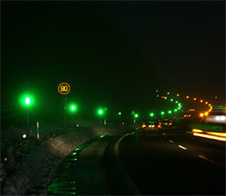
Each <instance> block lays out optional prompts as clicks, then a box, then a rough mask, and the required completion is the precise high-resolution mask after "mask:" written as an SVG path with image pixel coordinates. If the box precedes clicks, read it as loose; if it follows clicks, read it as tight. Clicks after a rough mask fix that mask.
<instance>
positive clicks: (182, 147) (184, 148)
mask: <svg viewBox="0 0 226 196" xmlns="http://www.w3.org/2000/svg"><path fill="white" fill-rule="evenodd" d="M178 147H179V148H181V149H183V150H187V148H186V147H184V146H181V145H178Z"/></svg>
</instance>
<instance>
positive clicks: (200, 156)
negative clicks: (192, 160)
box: [198, 155, 215, 163]
mask: <svg viewBox="0 0 226 196" xmlns="http://www.w3.org/2000/svg"><path fill="white" fill-rule="evenodd" d="M198 157H199V158H201V159H204V160H206V161H209V162H211V163H215V161H213V160H211V159H208V158H206V157H204V156H202V155H199V156H198Z"/></svg>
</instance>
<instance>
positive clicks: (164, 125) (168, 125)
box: [161, 119, 173, 128]
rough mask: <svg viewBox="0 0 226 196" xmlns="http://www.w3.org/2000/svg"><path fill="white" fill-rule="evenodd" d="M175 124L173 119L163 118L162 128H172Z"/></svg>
mask: <svg viewBox="0 0 226 196" xmlns="http://www.w3.org/2000/svg"><path fill="white" fill-rule="evenodd" d="M172 125H173V123H172V120H171V119H163V120H162V121H161V127H162V128H171V127H172Z"/></svg>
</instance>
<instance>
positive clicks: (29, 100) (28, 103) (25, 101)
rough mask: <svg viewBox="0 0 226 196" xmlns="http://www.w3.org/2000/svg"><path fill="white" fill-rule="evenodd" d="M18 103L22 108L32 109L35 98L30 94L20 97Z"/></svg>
mask: <svg viewBox="0 0 226 196" xmlns="http://www.w3.org/2000/svg"><path fill="white" fill-rule="evenodd" d="M18 103H19V104H20V105H21V106H25V107H32V106H33V104H34V97H33V96H32V95H31V94H30V93H25V94H22V95H20V96H19V97H18Z"/></svg>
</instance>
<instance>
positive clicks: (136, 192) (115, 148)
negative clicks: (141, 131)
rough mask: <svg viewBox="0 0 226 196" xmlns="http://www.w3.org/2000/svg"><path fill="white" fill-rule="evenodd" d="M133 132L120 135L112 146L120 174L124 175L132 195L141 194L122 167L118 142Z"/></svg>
mask: <svg viewBox="0 0 226 196" xmlns="http://www.w3.org/2000/svg"><path fill="white" fill-rule="evenodd" d="M134 133H135V132H133V133H132V134H131V133H130V134H126V135H124V136H122V137H121V138H119V139H118V141H117V142H116V144H115V146H114V154H115V159H116V163H117V166H118V168H119V170H120V172H121V174H122V176H123V177H124V179H125V181H126V184H127V186H128V188H129V190H130V191H131V193H133V194H134V195H141V193H140V191H139V190H138V189H137V187H136V185H135V184H134V182H133V181H132V179H131V178H130V176H129V174H128V173H127V171H126V170H125V168H124V167H123V165H122V163H121V160H120V157H119V144H120V142H121V141H122V140H123V139H124V138H125V137H127V136H128V135H133V134H134Z"/></svg>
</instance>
